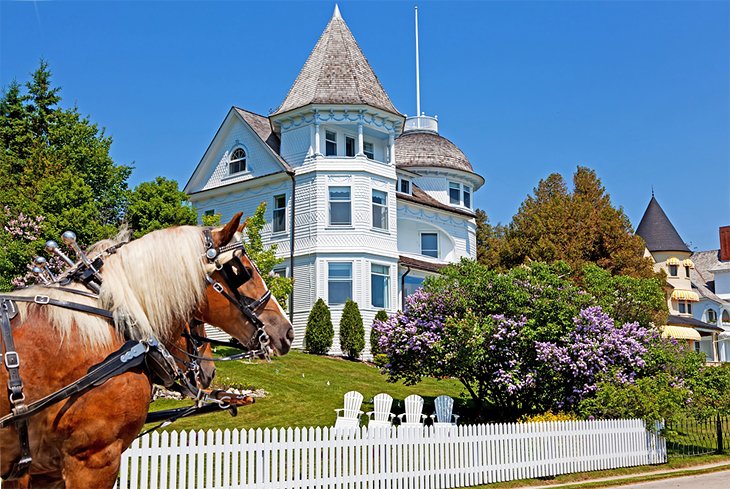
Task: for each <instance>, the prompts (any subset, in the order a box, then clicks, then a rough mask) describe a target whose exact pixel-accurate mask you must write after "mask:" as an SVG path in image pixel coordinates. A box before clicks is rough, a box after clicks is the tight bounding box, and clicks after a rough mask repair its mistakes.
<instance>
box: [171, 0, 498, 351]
mask: <svg viewBox="0 0 730 489" xmlns="http://www.w3.org/2000/svg"><path fill="white" fill-rule="evenodd" d="M483 183H484V179H483V178H482V177H481V176H479V175H477V174H476V173H475V172H474V170H473V168H472V166H471V164H470V163H469V160H468V159H467V157H466V156H465V155H464V154H463V153H462V152H461V151H460V150H459V149H458V148H457V147H456V146H455V145H454V144H453V143H452V142H451V141H449V140H448V139H446V138H444V137H442V136H441V135H440V134H439V132H438V121H437V120H436V118H432V117H426V116H421V117H412V118H406V117H405V116H404V115H402V114H401V113H400V112H398V110H397V109H396V108H395V107H394V106H393V103H392V102H391V100H390V98H389V97H388V94H387V93H386V92H385V90H384V89H383V87H382V85H381V84H380V81H379V80H378V78H377V76H376V75H375V73H374V72H373V70H372V68H371V66H370V64H369V63H368V61H367V59H366V58H365V56H364V55H363V53H362V51H361V50H360V47H359V46H358V44H357V42H356V41H355V39H354V37H353V35H352V33H351V32H350V30H349V28H348V27H347V25H346V24H345V22H344V20H343V19H342V17H341V16H340V13H339V9H337V8H335V12H334V15H333V16H332V18H331V20H330V21H329V23H328V24H327V27H326V28H325V30H324V32H323V33H322V36H321V37H320V39H319V41H318V42H317V44H316V45H315V46H314V49H313V50H312V52H311V54H310V55H309V58H308V59H307V61H306V63H305V64H304V67H303V68H302V70H301V72H300V73H299V76H298V77H297V78H296V80H295V81H294V84H293V85H292V87H291V89H290V90H289V93H288V94H287V95H286V97H285V98H284V101H283V102H282V103H281V105H280V106H279V108H278V109H276V110H275V111H274V112H273V113H272V114H270V115H269V116H262V115H258V114H254V113H252V112H249V111H246V110H244V109H240V108H238V107H232V108H231V109H230V111H229V112H228V114H227V115H226V117H225V119H224V121H223V123H222V124H221V126H220V128H219V129H218V131H217V133H216V134H215V136H214V137H213V140H212V142H211V143H210V146H209V147H208V149H207V150H206V152H205V154H204V155H203V157H202V159H201V160H200V163H199V164H198V166H197V167H196V169H195V171H194V172H193V174H192V176H191V177H190V180H189V181H188V183H187V185H186V186H185V192H187V193H188V195H189V196H190V200H191V201H192V203H193V205H194V206H195V208H196V209H198V211H199V212H200V213H201V214H205V213H208V214H214V213H220V214H221V215H222V219H223V221H225V220H227V219H229V218H230V217H231V216H232V215H233V214H234V213H235V212H237V211H239V210H240V211H243V212H244V215H250V214H252V213H253V212H254V210H255V209H256V207H257V206H258V205H259V204H260V203H261V202H262V201H264V202H266V203H267V221H268V222H267V225H266V226H265V228H264V231H263V237H264V239H265V242H266V243H267V244H273V243H276V244H277V246H278V252H279V254H280V256H281V257H283V258H285V259H286V261H285V262H284V263H283V264H282V266H281V270H280V273H286V274H287V275H289V276H293V277H294V292H293V294H292V297H291V298H290V302H289V304H288V307H289V312H290V314H291V318H292V323H293V324H294V328H295V331H296V339H295V341H294V346H298V347H302V346H303V345H302V342H303V338H304V331H305V327H306V321H307V317H308V315H309V312H310V310H311V308H312V305H313V304H314V302H315V301H316V300H317V298H319V297H321V298H322V299H324V300H325V301H326V302H327V303H328V304H329V306H330V308H331V310H332V321H333V324H334V326H335V346H334V350H335V351H339V345H338V340H337V338H338V336H339V335H338V330H337V329H338V324H339V318H340V315H341V311H342V307H343V305H344V303H345V301H346V299H348V298H352V299H353V300H354V301H356V302H357V303H358V305H359V307H360V311H361V312H362V315H363V321H364V325H365V331H366V339H367V337H368V335H369V331H370V325H371V323H372V320H373V317H374V315H375V313H376V312H377V311H378V310H380V309H385V310H386V311H388V312H393V311H395V310H397V309H400V308H401V305H402V301H403V298H404V296H405V295H408V294H409V293H411V292H412V291H413V290H415V289H416V288H417V287H418V285H419V284H420V283H421V282H422V281H423V279H424V278H425V277H426V276H428V275H429V274H432V273H434V272H436V271H437V270H438V269H439V268H440V267H441V266H443V265H445V264H448V263H451V262H456V261H459V260H460V259H461V258H462V257H468V258H475V257H476V223H475V219H474V212H473V205H474V199H473V196H474V192H476V191H477V190H478V189H479V187H481V186H482V184H483ZM366 344H369V342H367V341H366ZM366 354H367V352H366Z"/></svg>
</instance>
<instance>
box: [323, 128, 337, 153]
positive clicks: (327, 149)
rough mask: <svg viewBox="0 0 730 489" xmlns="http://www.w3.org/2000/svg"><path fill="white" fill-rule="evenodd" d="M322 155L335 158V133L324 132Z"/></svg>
mask: <svg viewBox="0 0 730 489" xmlns="http://www.w3.org/2000/svg"><path fill="white" fill-rule="evenodd" d="M324 155H325V156H337V133H336V132H333V131H325V132H324Z"/></svg>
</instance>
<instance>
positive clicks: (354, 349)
mask: <svg viewBox="0 0 730 489" xmlns="http://www.w3.org/2000/svg"><path fill="white" fill-rule="evenodd" d="M364 348H365V328H364V326H363V323H362V315H361V314H360V308H359V307H357V302H355V301H353V300H352V299H347V302H345V308H344V309H343V310H342V317H341V318H340V349H341V350H342V353H344V354H345V356H346V357H348V358H352V359H355V358H358V357H359V356H360V353H361V352H362V351H363V349H364Z"/></svg>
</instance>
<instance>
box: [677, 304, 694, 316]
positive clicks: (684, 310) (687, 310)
mask: <svg viewBox="0 0 730 489" xmlns="http://www.w3.org/2000/svg"><path fill="white" fill-rule="evenodd" d="M679 313H680V314H692V303H691V302H690V301H679Z"/></svg>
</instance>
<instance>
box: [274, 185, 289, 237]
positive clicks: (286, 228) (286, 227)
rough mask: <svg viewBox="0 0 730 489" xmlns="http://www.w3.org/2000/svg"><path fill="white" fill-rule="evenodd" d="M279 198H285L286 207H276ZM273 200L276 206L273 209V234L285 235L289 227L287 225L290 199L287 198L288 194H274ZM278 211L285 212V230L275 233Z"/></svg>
mask: <svg viewBox="0 0 730 489" xmlns="http://www.w3.org/2000/svg"><path fill="white" fill-rule="evenodd" d="M279 196H283V197H284V207H276V198H277V197H279ZM271 199H272V200H273V201H274V202H273V203H274V205H273V206H272V208H271V232H272V233H273V234H284V233H286V232H287V230H288V225H287V217H288V216H287V214H288V207H289V205H288V200H289V199H288V197H287V194H286V192H284V193H281V194H274V195H273V197H272V198H271ZM277 210H283V211H284V229H280V230H279V231H274V222H276V220H275V219H274V216H275V215H276V214H275V212H276V211H277Z"/></svg>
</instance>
